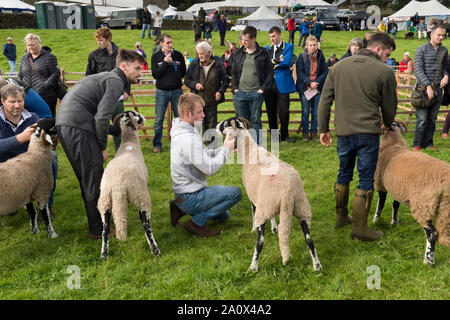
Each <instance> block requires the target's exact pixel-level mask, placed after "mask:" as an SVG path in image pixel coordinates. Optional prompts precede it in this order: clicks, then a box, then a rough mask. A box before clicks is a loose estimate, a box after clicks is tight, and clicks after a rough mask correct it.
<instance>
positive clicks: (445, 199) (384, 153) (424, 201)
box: [374, 120, 450, 264]
mask: <svg viewBox="0 0 450 320" xmlns="http://www.w3.org/2000/svg"><path fill="white" fill-rule="evenodd" d="M402 130H406V126H405V124H404V123H403V122H401V121H399V120H397V121H395V122H394V123H393V124H392V126H391V128H389V129H384V130H383V134H382V136H381V143H380V152H379V156H378V163H377V169H376V172H375V188H376V190H377V191H378V194H379V200H378V205H377V211H376V213H375V217H374V221H377V220H378V219H379V217H380V215H381V212H382V210H383V207H384V203H385V201H386V195H387V193H389V194H391V196H392V197H393V198H394V199H395V200H394V204H393V214H392V220H391V224H393V225H396V224H397V223H398V216H397V212H398V207H399V204H400V203H402V204H406V205H408V206H410V207H411V214H412V216H413V217H414V219H416V220H417V222H418V223H419V224H420V225H421V226H422V228H423V229H424V230H425V234H426V237H427V246H426V250H425V258H424V261H423V262H424V263H426V264H434V248H435V244H436V240H437V241H438V242H439V243H441V244H443V245H446V246H447V247H450V234H449V232H450V165H449V164H448V163H446V162H445V161H442V160H439V159H436V158H433V157H431V156H429V155H427V154H425V153H423V152H417V151H411V150H409V148H408V145H407V144H406V141H405V139H403V137H402V135H401V131H402ZM432 219H435V222H434V224H433V221H432Z"/></svg>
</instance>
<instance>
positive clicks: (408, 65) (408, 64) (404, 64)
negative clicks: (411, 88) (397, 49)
mask: <svg viewBox="0 0 450 320" xmlns="http://www.w3.org/2000/svg"><path fill="white" fill-rule="evenodd" d="M399 65H400V66H401V67H399V68H398V70H399V71H400V72H405V71H408V73H409V74H411V73H412V72H414V63H413V61H412V59H411V58H410V57H409V51H407V52H405V53H404V54H403V59H402V60H401V61H400V64H399ZM408 69H411V71H410V70H408Z"/></svg>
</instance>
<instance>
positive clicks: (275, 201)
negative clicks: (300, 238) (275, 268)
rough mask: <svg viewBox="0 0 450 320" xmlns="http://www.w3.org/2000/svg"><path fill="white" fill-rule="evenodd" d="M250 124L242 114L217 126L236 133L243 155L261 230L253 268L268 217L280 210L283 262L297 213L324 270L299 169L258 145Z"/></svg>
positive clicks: (245, 180) (316, 265)
mask: <svg viewBox="0 0 450 320" xmlns="http://www.w3.org/2000/svg"><path fill="white" fill-rule="evenodd" d="M248 128H250V123H249V122H248V121H247V120H246V119H244V118H238V117H234V118H230V119H227V120H224V121H222V122H221V123H219V124H218V125H217V130H218V131H220V132H221V133H222V134H232V135H235V136H236V144H237V151H238V153H239V155H240V157H241V159H242V183H243V185H244V187H245V190H246V191H247V195H248V197H249V199H250V201H251V203H252V207H253V230H255V229H256V230H257V232H258V238H257V243H256V248H255V252H254V255H253V260H252V263H251V266H250V269H251V270H253V271H258V263H259V257H260V254H261V251H262V248H263V245H264V227H265V223H266V221H267V220H270V219H272V218H274V217H275V215H277V214H279V215H280V223H279V226H278V238H279V246H280V251H281V256H282V261H283V264H286V262H287V261H288V259H289V253H290V249H289V234H290V230H291V222H292V215H294V216H295V217H296V218H297V219H298V220H299V222H300V225H301V227H302V231H303V234H304V236H305V240H306V244H307V245H308V248H309V250H310V254H311V258H312V261H313V268H314V270H315V271H320V270H322V266H321V264H320V261H319V259H318V257H317V254H316V250H315V248H314V243H313V241H312V239H311V236H310V235H309V226H310V224H311V207H310V205H309V202H308V199H307V197H306V194H305V191H304V190H303V186H302V181H301V179H300V176H299V174H298V172H297V171H296V170H295V169H294V168H293V167H292V166H291V165H289V164H287V163H285V162H283V161H281V160H279V159H278V158H277V157H276V156H274V155H273V154H271V153H270V152H268V151H267V150H265V149H264V148H262V147H260V146H258V145H257V144H256V143H255V142H254V140H253V139H252V137H251V135H250V133H249V131H248V130H247V129H248Z"/></svg>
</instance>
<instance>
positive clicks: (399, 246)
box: [0, 30, 450, 300]
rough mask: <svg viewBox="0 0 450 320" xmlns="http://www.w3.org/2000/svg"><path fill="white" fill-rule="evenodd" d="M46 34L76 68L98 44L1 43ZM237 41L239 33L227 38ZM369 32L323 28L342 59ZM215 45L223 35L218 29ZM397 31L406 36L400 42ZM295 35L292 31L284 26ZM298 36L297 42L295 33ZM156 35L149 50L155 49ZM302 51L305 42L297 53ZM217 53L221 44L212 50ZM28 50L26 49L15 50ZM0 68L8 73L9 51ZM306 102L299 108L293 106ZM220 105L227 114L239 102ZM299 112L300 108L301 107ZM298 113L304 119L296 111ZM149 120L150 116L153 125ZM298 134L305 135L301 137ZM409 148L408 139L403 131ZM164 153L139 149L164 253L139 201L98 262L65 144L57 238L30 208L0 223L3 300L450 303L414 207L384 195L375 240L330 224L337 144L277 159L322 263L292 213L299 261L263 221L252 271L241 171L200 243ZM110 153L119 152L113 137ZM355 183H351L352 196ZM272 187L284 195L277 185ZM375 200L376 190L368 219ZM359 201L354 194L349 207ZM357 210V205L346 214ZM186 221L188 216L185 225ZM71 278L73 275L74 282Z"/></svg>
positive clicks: (230, 168)
mask: <svg viewBox="0 0 450 320" xmlns="http://www.w3.org/2000/svg"><path fill="white" fill-rule="evenodd" d="M28 32H35V33H37V34H39V35H41V38H42V40H43V42H44V43H45V44H47V45H49V46H50V47H52V48H53V50H54V53H55V54H56V55H57V57H58V60H59V63H60V65H64V66H65V68H66V69H67V70H69V71H84V69H85V64H86V60H87V55H88V53H89V52H90V51H91V50H93V49H95V47H96V43H95V41H94V40H93V33H94V31H93V30H64V31H62V30H51V31H49V30H0V39H6V36H8V35H9V36H12V37H13V38H14V39H15V42H16V44H17V45H18V52H23V50H24V45H23V43H22V42H21V40H20V39H23V37H24V36H25V34H26V33H28ZM170 33H172V34H173V37H174V44H175V48H176V49H177V50H179V51H184V50H190V51H191V54H192V52H193V51H192V50H193V45H192V40H193V34H192V32H188V31H174V32H170ZM227 35H228V36H227V39H230V40H235V39H236V38H237V33H236V32H234V33H227ZM360 35H362V33H361V32H326V33H325V34H324V38H325V42H324V43H323V45H322V48H323V49H324V51H325V55H326V56H329V54H330V53H331V52H336V53H337V55H338V56H339V55H341V54H344V53H345V51H346V47H347V44H348V42H349V41H350V39H351V38H353V37H355V36H360ZM213 37H214V38H213V44H214V45H215V48H220V47H218V36H217V35H216V34H215V33H214V34H213ZM400 37H401V35H399V38H400ZM283 38H284V39H287V33H283ZM138 40H140V32H139V31H138V30H133V31H130V32H127V31H122V30H117V31H116V30H114V31H113V41H115V42H116V43H117V44H118V45H119V46H121V47H129V48H133V45H134V43H135V42H136V41H138ZM297 40H298V37H297ZM258 41H259V43H260V44H268V37H267V32H260V33H259V36H258ZM150 43H151V42H150V41H148V40H145V41H144V49H145V50H146V51H147V52H151V46H152V44H150ZM421 43H423V42H419V41H418V40H413V41H407V40H398V41H397V46H398V49H397V50H396V51H394V56H395V57H396V58H397V59H400V58H401V55H402V53H403V52H404V51H406V50H409V51H410V52H411V53H414V51H415V48H416V47H417V46H418V45H420V44H421ZM295 50H296V51H295V52H296V53H299V52H300V51H299V49H298V47H296V49H295ZM216 51H217V52H216V54H218V55H221V54H222V49H216ZM19 56H20V54H19ZM0 67H1V68H3V69H7V63H6V61H5V59H4V58H2V59H0ZM296 104H299V103H296ZM221 108H226V109H230V108H231V104H230V103H228V104H224V105H223V106H222V107H221ZM293 108H298V106H296V105H293ZM295 118H297V119H298V118H299V115H295ZM150 125H152V123H151V124H150ZM294 137H297V138H299V137H298V136H296V135H295V134H294ZM405 138H406V140H407V141H408V143H409V144H410V143H411V141H412V138H413V136H412V134H411V133H409V134H407V135H406V136H405ZM435 142H436V145H437V146H438V147H440V150H441V151H440V152H438V153H431V152H430V151H428V150H426V151H425V152H427V153H429V154H430V155H433V156H435V157H437V158H440V159H443V160H445V161H447V162H450V153H449V149H450V141H449V140H448V139H447V140H444V139H442V138H441V137H440V136H439V135H438V134H436V135H435ZM163 144H164V148H163V152H162V153H161V154H153V153H152V145H151V141H147V140H143V141H142V150H143V153H144V156H145V161H146V164H147V167H148V170H149V185H148V187H149V192H150V195H151V197H152V216H151V222H152V227H153V231H154V234H155V239H156V241H157V243H158V245H159V247H160V249H161V256H160V257H158V258H155V257H154V256H152V255H151V253H150V250H149V248H148V245H147V242H146V240H145V236H144V231H143V228H142V225H141V223H140V221H139V217H138V214H137V212H136V209H135V208H131V207H130V210H129V222H128V225H129V228H128V239H127V240H126V241H123V242H119V241H117V240H116V239H112V240H111V243H110V256H109V260H108V261H101V260H100V258H99V257H100V249H101V248H100V247H101V241H93V240H90V239H89V237H88V228H87V218H86V214H85V211H84V207H83V204H82V199H81V193H80V189H79V186H78V183H77V180H76V178H75V176H74V173H73V170H72V168H71V167H70V164H69V163H68V160H67V157H66V156H65V154H64V152H63V150H62V148H61V147H60V146H59V147H58V149H57V153H58V160H59V176H58V181H57V190H56V195H55V198H56V202H55V205H54V211H55V214H56V218H55V220H54V227H55V230H56V232H57V233H58V234H59V237H58V238H57V239H49V238H48V237H47V236H46V232H45V228H44V226H43V225H42V224H41V225H40V229H41V233H39V234H38V235H31V234H30V233H29V219H28V215H27V213H26V211H25V210H24V209H20V213H19V214H18V215H17V216H15V217H1V218H0V299H446V300H448V299H449V298H450V294H449V290H448V285H449V283H450V268H449V262H450V250H449V249H448V248H446V247H443V246H441V245H439V244H438V245H437V246H436V252H435V256H436V264H435V265H434V266H433V267H430V266H428V265H423V264H422V260H423V254H424V250H425V243H426V240H425V234H424V232H423V230H422V228H421V227H420V226H419V225H418V223H417V222H416V221H415V220H414V219H413V218H412V217H411V214H410V210H409V208H408V207H406V206H403V205H402V206H400V211H399V219H400V224H399V225H398V226H397V227H392V226H391V225H390V224H389V221H390V207H391V205H392V198H390V197H388V200H387V203H386V207H385V210H384V214H383V215H382V217H381V220H380V222H379V223H378V225H377V226H376V227H375V226H373V224H372V223H370V224H369V225H370V226H371V227H374V228H377V229H378V230H381V231H383V232H384V237H383V238H382V239H381V240H379V241H377V242H373V243H363V242H360V241H356V240H355V241H352V240H351V239H350V231H351V227H350V226H348V227H345V228H343V229H341V230H338V231H336V230H334V221H335V217H334V206H335V202H334V195H333V183H334V181H335V179H336V175H337V170H338V159H337V155H336V149H335V147H336V141H334V144H333V147H332V148H329V149H328V148H325V147H323V146H321V145H320V144H319V143H313V142H309V143H303V142H301V141H297V143H295V144H285V143H283V144H281V145H280V158H281V159H282V160H284V161H287V162H288V163H290V164H292V165H293V166H294V167H295V168H296V169H297V170H298V171H299V173H300V175H301V177H302V179H303V183H304V188H305V191H306V194H307V196H308V199H309V202H310V204H311V207H312V211H313V218H312V226H311V236H312V238H313V240H314V242H315V245H316V249H317V252H318V256H319V259H320V261H321V263H322V266H323V271H322V272H321V273H315V272H314V271H313V269H312V262H311V258H310V255H309V252H308V250H307V248H306V244H305V241H304V238H303V234H302V232H301V228H300V225H299V224H298V222H297V221H295V220H293V221H292V222H293V224H292V226H293V227H292V231H291V237H290V244H291V259H290V261H289V262H288V263H287V265H286V266H283V265H282V263H281V256H280V253H279V248H278V238H277V236H276V235H273V234H272V233H270V231H269V230H268V229H269V228H267V232H266V237H265V244H264V249H263V251H262V256H261V260H260V264H259V272H258V273H253V272H250V271H248V268H249V266H250V262H251V259H252V255H253V250H254V246H255V242H256V233H252V232H251V228H252V221H251V205H250V202H249V200H248V199H247V197H246V195H245V190H244V189H243V186H242V182H241V166H239V165H225V166H224V167H223V168H222V169H221V170H220V171H219V172H218V173H217V174H216V175H215V176H213V177H210V178H209V184H210V185H214V184H223V185H235V186H239V187H240V188H241V190H242V191H243V193H244V197H243V200H242V201H241V202H240V203H239V204H237V205H236V206H235V207H233V208H232V210H231V217H230V219H229V221H227V222H226V223H224V224H216V223H211V224H210V226H211V227H212V228H217V229H221V230H223V234H221V235H220V236H218V237H214V238H210V239H200V238H197V237H195V236H193V235H191V234H189V233H188V232H187V231H185V230H184V229H183V228H182V227H177V228H172V227H171V226H170V219H169V200H171V199H172V197H173V194H172V192H171V178H170V155H169V145H170V143H169V141H168V140H163ZM108 150H109V152H110V158H111V157H112V156H113V151H111V150H113V146H112V142H110V144H109V147H108ZM356 185H357V173H356V172H355V181H354V182H353V183H352V184H351V194H353V191H354V189H355V187H356ZM274 192H276V190H274ZM376 201H377V196H375V197H374V201H373V205H372V210H371V215H370V218H371V217H372V216H373V212H374V207H375V203H376ZM351 203H352V198H351V199H350V207H351ZM351 211H352V210H351V209H350V212H351ZM186 220H187V217H184V218H183V219H182V222H184V221H186ZM72 265H76V266H78V267H79V268H80V279H81V283H80V289H78V290H71V289H69V288H68V286H67V282H68V279H69V277H70V276H71V274H69V273H67V268H68V267H69V266H72ZM371 265H376V266H378V267H379V268H380V270H381V288H380V289H379V290H370V289H368V288H367V285H366V282H367V280H368V277H369V276H371V274H369V273H367V268H368V267H369V266H371ZM69 280H70V279H69Z"/></svg>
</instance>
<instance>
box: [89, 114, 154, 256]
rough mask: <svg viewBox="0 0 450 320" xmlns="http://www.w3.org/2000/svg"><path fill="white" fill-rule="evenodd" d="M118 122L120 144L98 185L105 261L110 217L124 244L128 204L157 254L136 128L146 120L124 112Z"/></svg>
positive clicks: (146, 173)
mask: <svg viewBox="0 0 450 320" xmlns="http://www.w3.org/2000/svg"><path fill="white" fill-rule="evenodd" d="M119 121H120V129H121V132H122V143H121V144H120V147H119V149H118V150H117V152H116V155H115V157H114V159H112V160H111V161H110V162H109V163H108V165H107V166H106V169H105V172H104V173H103V177H102V181H101V183H100V197H99V199H98V210H99V211H100V214H101V217H102V221H103V233H102V239H103V242H102V252H101V258H102V259H105V260H106V259H108V249H109V231H110V218H111V214H112V216H113V219H114V224H115V226H116V237H117V239H118V240H125V239H126V237H127V212H128V202H130V203H132V204H133V205H135V206H136V207H137V209H138V211H139V217H140V219H141V222H142V224H143V226H144V230H145V236H146V238H147V242H148V244H149V246H150V250H151V252H152V253H153V254H154V255H155V256H157V255H159V254H160V251H159V248H158V245H157V244H156V241H155V239H154V238H153V233H152V229H151V226H150V213H151V199H150V194H149V193H148V188H147V181H148V171H147V167H146V165H145V162H144V156H143V155H142V151H141V144H140V142H139V130H138V129H139V128H140V127H141V126H142V125H143V124H144V121H145V118H144V117H143V116H142V115H141V114H139V113H137V112H134V111H127V112H124V113H122V114H120V115H118V116H117V117H116V118H115V119H114V125H117V123H118V122H119Z"/></svg>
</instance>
